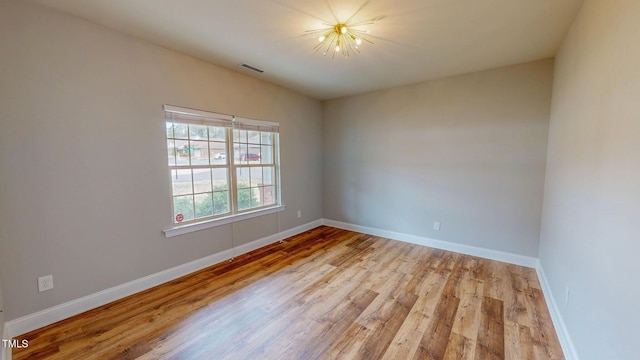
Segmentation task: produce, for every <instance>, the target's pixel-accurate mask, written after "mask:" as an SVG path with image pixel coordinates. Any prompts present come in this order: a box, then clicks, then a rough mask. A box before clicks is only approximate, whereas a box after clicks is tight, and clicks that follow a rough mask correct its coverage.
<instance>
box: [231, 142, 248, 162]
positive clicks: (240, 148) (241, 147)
mask: <svg viewBox="0 0 640 360" xmlns="http://www.w3.org/2000/svg"><path fill="white" fill-rule="evenodd" d="M233 150H234V155H235V159H234V160H235V161H234V162H235V163H236V164H240V163H242V162H244V163H245V164H246V163H247V160H245V158H246V154H247V153H248V152H249V151H248V147H247V144H234V145H233Z"/></svg>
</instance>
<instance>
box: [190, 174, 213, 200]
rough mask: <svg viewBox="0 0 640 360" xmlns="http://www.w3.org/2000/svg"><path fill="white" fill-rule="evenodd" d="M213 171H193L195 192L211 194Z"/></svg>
mask: <svg viewBox="0 0 640 360" xmlns="http://www.w3.org/2000/svg"><path fill="white" fill-rule="evenodd" d="M211 190H213V189H212V188H211V169H193V192H194V193H195V194H197V193H205V192H211Z"/></svg>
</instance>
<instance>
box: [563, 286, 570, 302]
mask: <svg viewBox="0 0 640 360" xmlns="http://www.w3.org/2000/svg"><path fill="white" fill-rule="evenodd" d="M564 304H565V305H569V287H568V286H565V287H564Z"/></svg>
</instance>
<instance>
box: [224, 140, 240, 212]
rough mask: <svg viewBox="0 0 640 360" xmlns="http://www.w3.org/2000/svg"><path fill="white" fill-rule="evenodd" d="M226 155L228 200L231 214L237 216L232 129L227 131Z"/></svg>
mask: <svg viewBox="0 0 640 360" xmlns="http://www.w3.org/2000/svg"><path fill="white" fill-rule="evenodd" d="M227 149H228V150H227V153H228V154H230V156H228V157H227V158H228V160H229V171H228V173H229V175H228V177H229V180H228V181H229V198H230V200H231V213H232V214H237V213H238V196H237V188H238V184H237V179H236V167H235V162H234V160H235V158H236V153H235V147H234V143H233V128H231V129H228V131H227Z"/></svg>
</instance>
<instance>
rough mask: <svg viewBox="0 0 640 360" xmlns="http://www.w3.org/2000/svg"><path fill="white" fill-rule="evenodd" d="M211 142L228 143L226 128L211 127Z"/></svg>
mask: <svg viewBox="0 0 640 360" xmlns="http://www.w3.org/2000/svg"><path fill="white" fill-rule="evenodd" d="M209 140H211V141H213V140H215V141H226V140H227V136H226V128H223V127H219V126H209Z"/></svg>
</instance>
